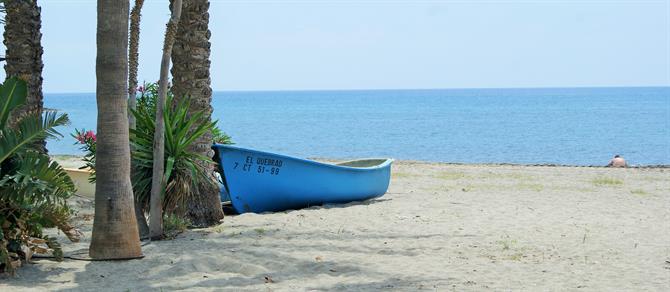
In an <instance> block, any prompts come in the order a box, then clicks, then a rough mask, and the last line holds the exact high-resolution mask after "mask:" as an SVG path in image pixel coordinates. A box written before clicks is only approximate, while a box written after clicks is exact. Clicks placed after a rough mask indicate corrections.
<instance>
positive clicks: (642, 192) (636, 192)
mask: <svg viewBox="0 0 670 292" xmlns="http://www.w3.org/2000/svg"><path fill="white" fill-rule="evenodd" d="M630 193H631V194H633V195H638V196H646V195H648V194H649V193H648V192H647V191H645V190H643V189H634V190H631V191H630Z"/></svg>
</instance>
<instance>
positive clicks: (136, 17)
mask: <svg viewBox="0 0 670 292" xmlns="http://www.w3.org/2000/svg"><path fill="white" fill-rule="evenodd" d="M142 5H144V0H135V6H134V7H133V10H131V11H130V43H129V49H128V67H129V68H128V107H129V108H130V109H132V110H134V109H135V108H136V107H137V98H136V94H137V67H138V66H139V55H140V54H139V50H138V49H139V44H140V20H141V16H142V14H141V13H140V12H141V11H142ZM128 124H129V126H130V128H131V129H135V116H134V115H133V114H132V113H131V112H130V110H129V111H128ZM131 147H132V146H131ZM131 163H132V160H131ZM133 169H134V167H132V165H131V168H130V171H133ZM131 177H132V176H131ZM135 217H136V219H137V229H138V230H139V231H140V238H145V237H147V236H149V225H147V219H146V217H144V210H143V206H142V204H141V203H140V201H138V200H137V199H135Z"/></svg>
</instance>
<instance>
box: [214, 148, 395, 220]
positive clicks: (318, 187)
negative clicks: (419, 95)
mask: <svg viewBox="0 0 670 292" xmlns="http://www.w3.org/2000/svg"><path fill="white" fill-rule="evenodd" d="M212 149H214V151H215V152H216V153H217V154H216V156H215V160H216V161H217V162H218V164H219V171H220V172H221V173H222V178H223V184H224V187H225V188H226V189H227V191H228V193H229V194H230V199H231V202H232V205H233V208H234V209H235V210H236V211H237V212H238V213H240V214H241V213H246V212H254V213H262V212H274V211H283V210H289V209H298V208H304V207H309V206H315V205H322V204H325V203H347V202H351V201H360V200H367V199H371V198H375V197H379V196H382V195H383V194H384V193H386V190H387V189H388V185H389V181H390V178H391V163H392V162H393V160H392V159H375V160H361V161H362V162H360V163H357V162H350V163H348V165H353V166H357V165H356V164H359V165H361V164H362V165H365V164H366V163H365V162H366V161H367V163H368V164H370V163H371V162H373V163H374V164H375V165H373V166H367V167H351V166H342V165H333V164H327V163H321V162H317V161H312V160H306V159H300V158H295V157H290V156H285V155H279V154H274V153H268V152H262V151H257V150H252V149H245V148H239V147H233V146H227V145H219V144H215V145H214V146H212Z"/></svg>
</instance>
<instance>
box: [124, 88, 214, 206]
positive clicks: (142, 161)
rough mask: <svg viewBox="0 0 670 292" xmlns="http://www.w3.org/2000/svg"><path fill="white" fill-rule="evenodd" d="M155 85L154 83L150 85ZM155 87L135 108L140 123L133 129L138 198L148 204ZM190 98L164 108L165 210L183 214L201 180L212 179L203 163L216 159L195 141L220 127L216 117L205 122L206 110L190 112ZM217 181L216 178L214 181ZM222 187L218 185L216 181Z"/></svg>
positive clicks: (135, 178)
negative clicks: (198, 149)
mask: <svg viewBox="0 0 670 292" xmlns="http://www.w3.org/2000/svg"><path fill="white" fill-rule="evenodd" d="M151 87H154V85H153V84H151V85H149V88H151ZM154 92H155V91H152V90H149V91H145V92H144V93H142V94H141V96H140V97H139V99H138V102H137V109H136V110H135V111H132V114H133V116H135V119H136V122H137V125H136V128H135V129H133V130H131V144H132V149H133V150H132V155H133V162H134V163H133V187H134V191H135V198H136V199H137V200H139V201H140V202H141V205H142V206H143V207H144V208H147V207H148V204H149V201H150V198H149V197H150V189H151V181H152V171H153V169H152V168H153V139H154V131H155V122H154V119H153V117H154V115H155V105H156V97H157V96H156V95H155V94H153V93H154ZM173 102H174V96H173V95H172V94H169V95H167V100H166V104H172V103H173ZM188 110H189V104H188V103H187V101H181V102H178V103H176V105H175V106H168V107H166V108H165V111H164V112H163V120H164V121H165V136H164V139H165V152H164V159H165V170H164V173H163V175H164V180H165V182H166V185H165V194H164V198H165V199H164V200H163V212H164V213H166V214H168V215H169V214H175V215H179V216H183V214H184V212H185V206H186V200H187V199H188V197H189V196H194V195H196V191H197V184H198V183H199V182H201V181H202V180H206V181H210V180H208V179H207V178H208V175H209V174H208V173H207V171H206V169H205V168H203V167H202V165H206V164H209V163H213V162H212V160H211V159H210V158H209V157H206V156H203V155H200V154H198V153H196V152H194V151H192V150H191V146H192V144H193V141H194V140H195V139H197V138H199V137H201V136H202V135H203V134H204V133H206V132H207V131H211V130H212V129H213V128H215V127H216V121H214V122H206V123H201V122H199V121H200V120H199V119H198V118H199V117H200V116H201V115H202V114H203V113H201V112H191V115H190V116H189V115H188ZM210 182H211V183H212V184H215V183H216V182H215V181H210ZM215 187H216V188H218V185H215Z"/></svg>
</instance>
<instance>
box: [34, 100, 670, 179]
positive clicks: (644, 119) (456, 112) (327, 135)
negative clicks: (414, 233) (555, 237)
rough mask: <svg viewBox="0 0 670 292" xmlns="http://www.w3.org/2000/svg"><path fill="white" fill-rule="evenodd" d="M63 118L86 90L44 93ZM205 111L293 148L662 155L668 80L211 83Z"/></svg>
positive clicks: (427, 154) (651, 159) (432, 154)
mask: <svg viewBox="0 0 670 292" xmlns="http://www.w3.org/2000/svg"><path fill="white" fill-rule="evenodd" d="M44 106H45V107H47V108H51V109H56V110H58V111H60V112H64V113H67V114H68V115H69V116H70V120H71V125H70V126H67V127H61V128H59V131H60V132H61V133H62V134H63V135H64V137H63V138H62V139H60V140H51V141H49V142H48V149H49V152H50V153H51V154H72V155H81V154H82V152H81V150H79V148H78V146H77V145H75V140H74V138H72V137H71V136H70V134H71V133H72V132H74V129H75V128H78V129H81V128H86V129H93V130H95V129H96V115H97V111H96V103H95V94H94V93H53V94H45V96H44ZM212 106H213V108H214V112H213V119H215V120H218V126H219V127H220V128H221V129H222V130H223V131H224V132H226V133H228V134H229V135H231V136H232V138H233V141H234V142H235V143H236V145H237V146H240V147H248V148H253V149H258V150H266V151H272V152H277V153H282V154H288V155H292V156H297V157H320V158H335V159H353V158H364V157H391V158H395V159H401V160H419V161H432V162H450V163H512V164H561V165H578V166H586V165H605V164H607V163H608V161H609V160H610V159H611V158H612V157H613V156H614V155H615V154H619V155H622V156H623V157H624V158H625V159H626V160H627V161H628V163H629V164H631V165H670V87H612V88H529V89H425V90H424V89H422V90H346V91H221V92H214V94H213V98H212Z"/></svg>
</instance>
